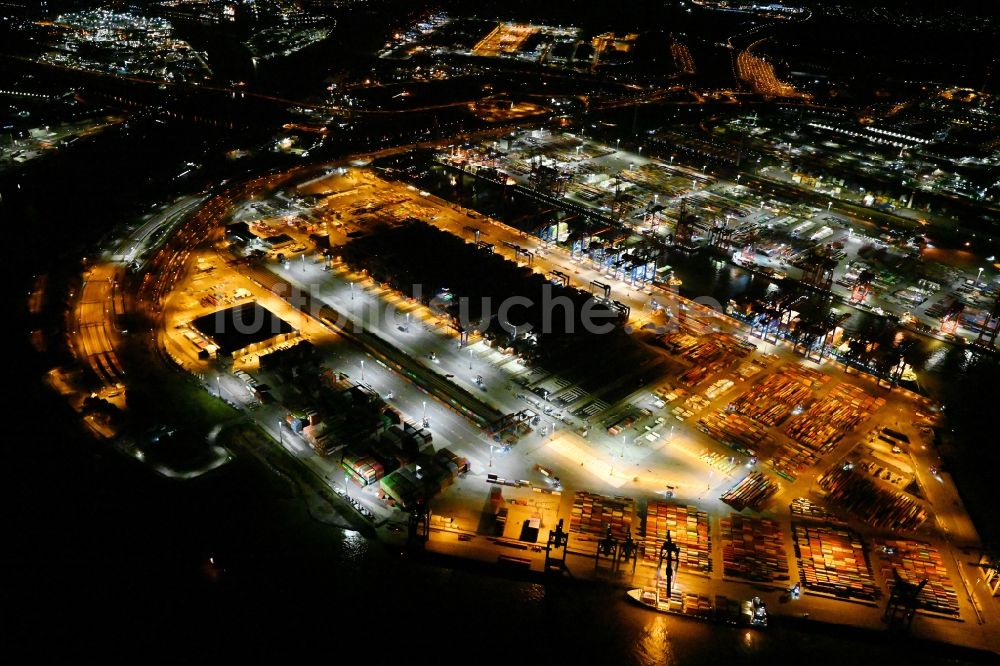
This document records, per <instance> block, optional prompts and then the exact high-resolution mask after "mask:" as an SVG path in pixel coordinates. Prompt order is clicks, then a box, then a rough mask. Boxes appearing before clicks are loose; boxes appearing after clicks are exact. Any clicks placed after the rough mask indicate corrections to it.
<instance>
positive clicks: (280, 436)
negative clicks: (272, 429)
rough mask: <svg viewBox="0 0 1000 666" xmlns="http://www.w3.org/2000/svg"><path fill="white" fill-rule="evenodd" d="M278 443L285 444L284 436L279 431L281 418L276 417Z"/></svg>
mask: <svg viewBox="0 0 1000 666" xmlns="http://www.w3.org/2000/svg"><path fill="white" fill-rule="evenodd" d="M278 443H279V444H281V445H282V446H284V445H285V436H284V434H283V433H282V432H281V419H278Z"/></svg>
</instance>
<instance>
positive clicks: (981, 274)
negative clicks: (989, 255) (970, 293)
mask: <svg viewBox="0 0 1000 666" xmlns="http://www.w3.org/2000/svg"><path fill="white" fill-rule="evenodd" d="M981 277H983V267H982V266H980V267H979V274H978V275H976V284H979V278H981Z"/></svg>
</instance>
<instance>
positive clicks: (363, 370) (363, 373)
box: [361, 359, 365, 381]
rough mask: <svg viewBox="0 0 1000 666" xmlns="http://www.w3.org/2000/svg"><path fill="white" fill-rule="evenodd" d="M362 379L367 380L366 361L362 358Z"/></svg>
mask: <svg viewBox="0 0 1000 666" xmlns="http://www.w3.org/2000/svg"><path fill="white" fill-rule="evenodd" d="M361 381H365V361H364V359H361Z"/></svg>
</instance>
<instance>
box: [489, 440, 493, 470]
mask: <svg viewBox="0 0 1000 666" xmlns="http://www.w3.org/2000/svg"><path fill="white" fill-rule="evenodd" d="M490 467H493V442H490Z"/></svg>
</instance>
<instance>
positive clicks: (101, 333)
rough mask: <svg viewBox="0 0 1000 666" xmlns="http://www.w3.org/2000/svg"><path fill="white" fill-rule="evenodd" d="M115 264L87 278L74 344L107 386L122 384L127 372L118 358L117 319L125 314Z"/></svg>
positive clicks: (93, 271)
mask: <svg viewBox="0 0 1000 666" xmlns="http://www.w3.org/2000/svg"><path fill="white" fill-rule="evenodd" d="M118 278H119V276H118V272H117V270H116V268H115V265H113V264H98V265H96V266H94V267H93V268H91V269H90V270H89V271H88V272H87V274H86V275H85V281H84V283H83V287H82V289H81V290H80V296H79V298H78V299H77V303H76V308H75V309H74V312H73V314H74V317H75V319H76V326H75V332H74V343H75V345H76V348H77V350H78V352H79V355H80V358H81V359H85V360H86V362H87V364H88V365H89V366H90V368H91V370H93V372H94V374H95V375H96V376H97V378H98V379H99V380H100V381H101V382H102V383H103V384H105V385H106V386H111V385H114V384H117V383H118V382H120V381H121V380H122V379H123V377H124V374H125V373H124V371H123V370H122V366H121V364H120V363H119V361H118V357H117V355H116V354H115V345H116V344H117V342H118V329H117V327H116V324H115V317H116V316H117V315H118V314H120V313H121V312H122V311H123V310H124V304H123V302H122V296H121V293H120V292H119V290H118Z"/></svg>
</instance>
